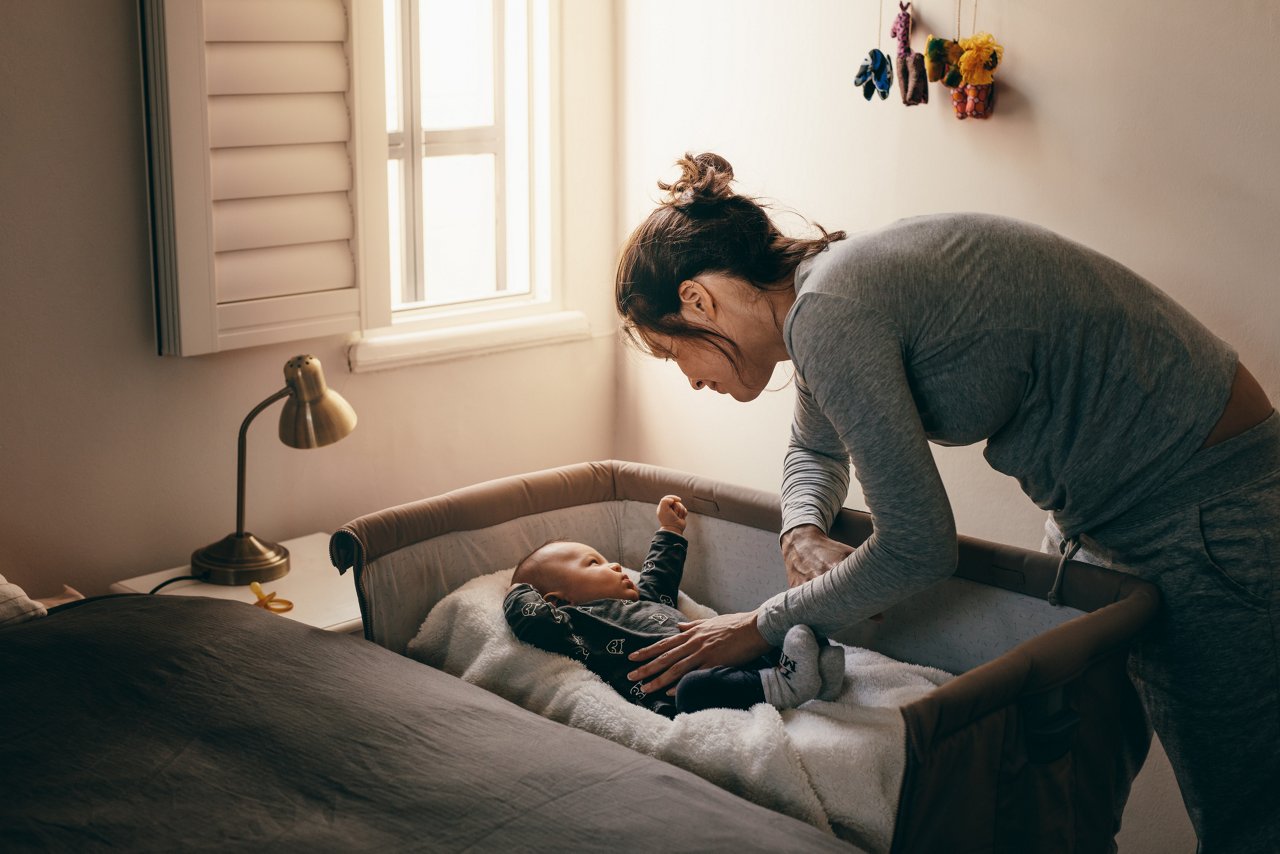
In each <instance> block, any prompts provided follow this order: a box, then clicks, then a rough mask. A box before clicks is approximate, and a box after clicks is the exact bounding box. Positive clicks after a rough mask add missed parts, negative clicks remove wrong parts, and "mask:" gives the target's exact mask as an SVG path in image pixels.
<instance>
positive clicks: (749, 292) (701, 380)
mask: <svg viewBox="0 0 1280 854" xmlns="http://www.w3.org/2000/svg"><path fill="white" fill-rule="evenodd" d="M680 297H681V308H680V316H681V317H682V318H683V319H684V320H685V322H686V323H688V324H689V325H690V326H693V327H702V328H705V329H707V330H708V331H709V332H714V333H718V334H719V335H722V336H724V337H725V338H727V339H728V340H729V341H732V342H733V345H736V346H731V345H729V344H727V343H725V342H717V341H716V340H714V339H713V338H708V339H698V338H665V339H659V340H656V341H654V342H652V343H654V344H656V345H657V347H656V348H655V349H657V350H658V351H660V352H664V353H665V354H666V355H667V357H668V358H670V359H671V360H672V361H674V362H675V363H676V364H677V365H678V366H679V367H680V370H681V371H683V372H684V375H685V376H686V377H688V378H689V385H691V386H693V388H694V389H695V390H700V389H704V388H709V389H711V390H712V391H716V392H719V393H720V394H727V395H729V396H731V397H732V398H733V399H734V400H737V401H740V402H742V403H746V402H747V401H750V400H755V399H756V398H757V397H759V396H760V393H761V392H762V391H764V390H765V388H766V387H767V386H768V385H769V380H771V379H772V378H773V369H774V366H775V365H777V363H778V362H779V360H780V359H785V358H786V357H787V353H786V348H785V346H784V345H783V343H782V333H781V329H780V326H779V323H778V321H777V320H776V318H775V316H774V314H773V307H774V305H773V303H771V302H770V301H769V300H768V299H765V298H763V297H762V296H761V295H760V293H759V292H758V291H757V290H756V289H755V288H753V287H752V286H751V285H750V284H748V283H746V282H743V281H742V280H740V279H736V278H734V277H733V276H730V275H727V274H723V273H704V274H702V275H700V276H698V277H697V279H693V280H689V281H686V282H684V283H682V284H681V286H680ZM787 304H788V305H789V303H787ZM717 343H719V345H720V346H717ZM730 354H733V355H732V357H731V356H730Z"/></svg>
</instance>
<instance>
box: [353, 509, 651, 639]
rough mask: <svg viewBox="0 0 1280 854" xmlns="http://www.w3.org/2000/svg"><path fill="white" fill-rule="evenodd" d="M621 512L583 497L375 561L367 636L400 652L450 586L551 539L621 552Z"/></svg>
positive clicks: (366, 577) (364, 577)
mask: <svg viewBox="0 0 1280 854" xmlns="http://www.w3.org/2000/svg"><path fill="white" fill-rule="evenodd" d="M620 516H621V508H620V507H619V506H618V502H613V501H609V502H601V503H596V504H583V505H579V506H577V507H567V508H562V509H559V510H551V511H548V512H546V513H535V514H531V515H529V516H521V517H520V518H518V519H512V520H510V521H508V522H503V523H501V524H498V525H493V526H491V527H488V528H480V529H477V530H472V531H453V532H450V533H448V534H442V535H440V536H438V537H432V538H431V539H427V540H421V541H419V542H416V543H413V544H412V545H409V546H406V547H404V548H402V549H399V550H397V551H394V552H391V553H390V554H387V555H384V556H383V557H380V558H378V559H377V560H374V561H370V562H369V563H368V564H367V565H366V566H365V569H364V572H363V573H362V574H361V583H362V584H363V586H364V590H365V601H366V603H367V607H368V611H369V623H370V628H371V636H370V639H371V640H373V641H374V642H375V643H378V644H380V645H382V646H385V647H386V648H388V649H390V650H394V651H395V652H399V653H403V652H404V649H405V646H406V645H407V644H408V643H409V641H410V640H412V639H413V637H414V635H416V634H417V632H418V628H419V626H421V625H422V621H423V620H425V619H426V617H427V612H428V611H430V610H431V608H432V607H433V606H434V605H435V604H436V603H437V602H439V601H440V600H441V599H442V598H444V597H445V596H446V595H447V594H448V593H450V592H451V591H453V590H455V589H457V588H458V587H460V586H462V585H463V584H464V583H466V582H467V581H469V580H470V579H472V578H475V577H476V576H479V575H487V574H488V573H491V572H495V571H497V570H499V569H509V568H511V567H513V566H515V564H516V562H517V561H519V560H520V559H521V558H523V557H524V556H525V555H527V554H528V553H529V552H531V551H533V550H534V549H535V548H537V547H538V546H540V545H542V544H543V543H545V542H546V541H547V540H550V539H569V540H578V541H581V542H584V543H590V544H591V545H593V546H595V547H596V548H598V549H599V550H600V551H602V552H604V553H605V554H606V555H607V554H610V553H613V554H617V553H620V551H621V546H620V544H619V541H618V532H619V529H620V521H619V519H620ZM649 533H650V535H651V534H652V531H650V532H649ZM645 542H646V543H647V542H648V540H646V541H645Z"/></svg>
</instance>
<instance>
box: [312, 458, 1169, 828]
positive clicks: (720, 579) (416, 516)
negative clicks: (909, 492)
mask: <svg viewBox="0 0 1280 854" xmlns="http://www.w3.org/2000/svg"><path fill="white" fill-rule="evenodd" d="M668 493H675V494H678V495H681V496H683V497H684V500H685V502H686V504H687V505H688V506H689V508H690V510H691V511H692V514H693V515H692V516H691V522H690V528H689V539H690V551H689V559H688V562H687V563H686V569H685V580H684V584H683V586H682V589H683V590H684V591H685V592H687V593H688V594H689V595H690V596H692V597H693V598H694V599H695V600H697V601H698V602H701V603H703V604H705V605H708V606H710V607H712V608H714V609H716V610H718V611H720V612H722V613H723V612H727V611H741V610H750V609H752V608H754V607H755V606H756V605H758V604H759V603H760V602H762V601H763V600H764V599H766V598H768V597H769V596H770V595H772V594H773V593H775V592H777V591H778V590H779V589H781V588H782V586H783V585H784V584H785V572H784V569H783V565H782V561H781V556H780V554H779V550H778V546H777V535H778V528H779V524H780V511H779V504H778V499H777V497H776V496H774V495H770V494H768V493H764V492H760V491H758V490H753V489H747V488H743V487H739V486H732V485H728V484H724V483H720V482H716V481H713V480H710V479H707V478H703V477H698V476H694V475H690V474H686V473H681V472H676V471H671V470H668V469H662V468H657V467H653V466H647V465H640V464H635V463H627V462H618V461H604V462H594V463H584V464H579V465H572V466H566V467H562V468H556V469H549V470H546V471H541V472H535V473H532V474H528V475H522V476H516V477H507V478H502V479H500V480H494V481H490V482H487V483H482V484H478V485H476V486H471V487H467V488H463V489H459V490H456V491H454V492H450V493H448V494H445V495H441V496H438V497H435V498H430V499H425V500H422V501H418V502H415V503H411V504H405V505H402V506H398V507H392V508H389V509H387V510H383V511H380V512H377V513H372V514H369V515H367V516H363V517H360V518H359V519H356V520H354V521H352V522H350V523H349V524H347V525H344V526H343V527H342V528H341V529H340V530H339V531H337V532H336V533H335V534H334V535H333V539H332V542H331V555H332V558H333V562H334V564H335V566H337V567H338V568H339V570H341V571H344V572H345V571H346V570H347V569H349V568H350V569H354V571H355V582H356V591H357V596H358V597H359V601H360V611H361V615H362V617H363V620H364V630H365V637H366V638H367V639H368V640H370V641H373V642H375V643H378V644H380V645H382V646H384V647H387V648H388V649H391V650H393V651H396V652H400V653H403V652H404V651H405V648H406V645H407V644H408V642H409V641H410V640H411V639H412V638H413V637H414V635H415V633H416V632H417V631H418V628H419V626H420V625H421V624H422V622H423V620H424V618H425V617H426V615H427V613H428V611H430V609H431V608H432V606H433V605H434V604H435V603H437V602H439V601H440V600H441V599H442V598H443V597H444V596H446V595H447V594H449V593H450V592H451V591H453V590H455V589H456V588H458V587H459V586H461V585H462V584H463V583H465V582H466V581H468V580H469V579H471V578H473V577H475V576H479V575H484V574H487V573H490V572H492V571H494V570H496V569H500V568H503V567H509V566H511V565H513V564H514V563H515V562H516V561H517V560H518V559H519V558H521V557H523V556H524V555H525V554H527V553H528V552H529V551H530V550H532V549H533V548H535V547H536V546H538V545H540V544H542V543H543V542H545V541H546V540H547V539H550V538H552V537H568V538H573V539H579V540H582V541H584V542H590V543H593V544H594V545H596V546H597V548H600V549H601V550H602V551H603V552H604V553H605V554H610V553H612V554H615V555H618V556H619V558H620V560H621V561H622V562H623V563H624V564H626V565H628V566H638V565H639V564H640V562H641V561H642V560H643V558H644V554H643V552H644V550H645V549H646V548H647V545H648V542H649V537H650V535H651V534H652V531H653V527H654V515H653V511H654V506H655V504H656V502H657V501H658V499H659V498H661V497H662V496H663V495H665V494H668ZM870 532H871V522H870V518H869V516H868V515H867V514H865V513H861V512H856V511H852V510H844V511H842V512H841V513H840V515H839V518H838V520H837V522H836V525H835V527H834V529H833V536H835V537H836V538H837V539H840V540H843V541H844V542H847V543H849V544H851V545H856V544H857V543H859V542H861V541H862V540H864V539H865V538H866V537H867V536H869V534H870ZM611 549H612V552H611V551H610V550H611ZM1056 568H1057V559H1056V558H1055V557H1052V556H1049V555H1044V554H1040V553H1038V552H1032V551H1028V550H1025V549H1020V548H1015V547H1012V546H1006V545H1001V544H997V543H991V542H985V541H982V540H978V539H974V538H970V537H961V538H960V560H959V566H958V568H957V570H956V572H955V574H954V576H953V577H952V578H950V579H947V580H946V581H944V582H942V583H940V584H938V585H935V586H934V587H932V588H930V589H928V590H926V591H924V592H922V593H919V594H917V595H915V596H913V597H911V598H909V599H907V600H905V601H903V602H901V603H899V604H898V605H896V606H894V607H893V608H891V609H890V610H889V611H887V612H886V614H885V619H884V620H883V622H866V623H864V624H862V625H860V626H858V627H857V628H856V629H855V630H853V631H850V632H847V633H845V634H840V635H837V636H836V639H838V640H840V641H842V642H844V643H847V644H851V645H857V646H862V647H867V648H870V649H873V650H876V651H879V652H882V653H885V654H887V655H890V656H892V657H894V658H897V659H900V660H903V661H910V662H913V663H917V664H926V665H930V666H933V667H938V668H941V669H943V670H946V671H948V672H950V673H954V674H956V678H954V679H952V680H951V681H949V682H947V683H946V684H945V685H943V686H941V687H940V688H937V689H936V690H934V691H932V692H931V693H929V694H928V695H927V696H925V697H923V698H921V699H919V700H916V701H914V702H912V703H910V704H908V705H906V706H904V707H902V709H901V714H902V717H903V720H904V723H905V731H906V742H907V743H906V745H905V760H904V768H903V775H902V787H901V792H900V795H899V798H898V809H897V820H896V822H895V825H894V832H893V841H892V850H893V851H894V852H936V851H948V852H962V851H1009V852H1024V851H1037V852H1048V851H1080V852H1091V851H1111V850H1114V848H1115V846H1114V841H1113V840H1114V837H1115V834H1116V832H1117V831H1118V830H1119V822H1120V816H1121V813H1122V811H1123V807H1124V803H1125V800H1126V798H1127V796H1128V793H1129V787H1130V783H1131V781H1132V779H1133V777H1134V776H1135V775H1136V773H1137V771H1138V769H1139V768H1140V767H1141V765H1142V762H1143V760H1144V758H1145V756H1146V753H1147V749H1148V747H1149V743H1150V729H1149V727H1148V725H1147V723H1146V719H1145V716H1144V714H1143V711H1142V708H1141V706H1140V705H1139V702H1138V699H1137V696H1136V693H1135V691H1134V689H1133V687H1132V685H1131V684H1130V682H1129V680H1128V678H1127V676H1126V670H1125V660H1126V657H1127V650H1128V645H1129V643H1130V641H1131V640H1132V638H1133V637H1134V636H1135V635H1136V634H1137V633H1138V632H1139V631H1140V630H1141V629H1142V628H1143V626H1144V625H1145V624H1146V623H1147V622H1148V621H1149V620H1150V619H1151V617H1152V616H1153V614H1154V613H1155V611H1156V608H1157V604H1158V594H1157V593H1156V591H1155V588H1154V587H1152V586H1151V585H1150V584H1148V583H1146V582H1143V581H1141V580H1138V579H1136V578H1133V577H1131V576H1128V575H1125V574H1122V573H1118V572H1114V571H1111V570H1107V569H1103V568H1100V567H1096V566H1092V565H1089V564H1083V563H1078V562H1074V561H1073V562H1070V563H1068V565H1067V569H1066V574H1065V581H1064V584H1063V588H1062V595H1061V601H1062V606H1061V607H1053V606H1050V605H1049V604H1047V602H1045V601H1044V600H1045V595H1046V592H1047V590H1048V589H1049V586H1050V584H1051V582H1052V580H1053V576H1054V573H1055V570H1056Z"/></svg>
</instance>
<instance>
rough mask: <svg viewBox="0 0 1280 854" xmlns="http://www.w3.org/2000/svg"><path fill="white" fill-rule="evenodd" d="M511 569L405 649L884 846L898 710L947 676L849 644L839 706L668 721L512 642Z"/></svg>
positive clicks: (448, 610)
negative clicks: (506, 605)
mask: <svg viewBox="0 0 1280 854" xmlns="http://www.w3.org/2000/svg"><path fill="white" fill-rule="evenodd" d="M511 572H512V571H511V570H510V569H506V570H500V571H498V572H495V573H492V574H490V575H484V576H480V577H478V578H473V579H472V580H471V581H469V582H467V583H466V584H464V585H463V586H462V587H460V588H458V589H457V590H455V591H453V592H452V593H450V594H449V595H448V596H446V597H445V598H444V599H442V600H441V601H440V602H439V603H437V604H436V606H435V607H434V608H433V609H432V610H431V613H430V614H428V615H427V619H426V620H425V621H424V622H423V624H422V628H421V630H420V631H419V632H418V635H417V637H415V638H414V639H413V640H412V641H411V642H410V643H409V647H408V653H409V655H410V656H412V657H414V658H416V659H418V660H420V661H423V662H425V663H427V664H430V665H432V666H433V667H437V668H439V669H441V670H444V671H445V672H447V673H451V674H453V675H454V676H457V677H459V678H461V679H463V680H465V681H467V682H471V683H473V684H476V685H479V686H481V687H483V688H485V689H487V690H490V691H493V692H494V693H496V694H498V695H500V696H502V697H505V698H506V699H508V700H511V701H512V702H514V703H518V704H519V705H521V706H524V707H525V708H527V709H530V710H532V711H535V712H538V713H539V714H541V715H543V716H545V717H548V718H551V719H552V720H556V721H559V722H560V723H564V724H567V725H569V726H574V727H578V728H580V729H585V730H587V731H589V732H592V733H595V734H596V735H600V736H603V737H604V738H608V739H610V740H612V741H616V742H618V743H619V744H623V745H626V746H627V747H630V748H632V749H634V750H638V751H640V752H641V753H647V754H649V755H650V756H655V757H657V758H659V759H662V760H665V761H667V762H670V763H672V764H673V765H678V766H680V767H682V768H685V769H687V770H689V771H692V772H693V773H695V774H698V775H700V776H702V777H705V778H707V779H708V780H710V781H712V782H713V783H716V784H717V785H719V786H721V787H723V788H725V789H728V790H729V791H732V792H735V793H737V794H738V795H741V796H742V797H745V798H747V799H748V800H751V801H754V802H756V803H758V804H761V805H762V806H766V807H769V808H771V809H774V810H777V811H778V812H782V813H786V814H787V815H791V816H795V817H796V818H799V819H802V820H804V821H807V822H809V823H811V824H814V825H816V826H818V827H821V828H824V829H826V830H828V831H830V832H832V833H834V834H836V835H837V836H839V837H841V838H843V839H845V840H847V841H849V842H851V843H853V844H855V845H857V846H859V847H861V848H863V849H864V850H866V851H870V852H887V851H888V850H889V845H890V842H891V841H892V838H893V824H894V816H895V815H896V813H897V808H898V791H899V788H900V786H901V783H902V770H903V763H904V757H905V734H904V728H903V723H902V716H901V714H900V713H899V711H898V707H900V706H902V705H905V704H906V703H909V702H911V701H912V700H914V699H916V698H918V697H920V696H922V695H924V694H927V693H928V692H929V691H932V690H933V689H934V688H935V687H936V686H938V685H941V684H942V683H943V682H945V681H946V680H948V679H949V678H951V677H950V676H949V675H948V674H946V673H943V672H942V671H940V670H936V669H934V668H931V667H923V666H918V665H911V664H904V663H902V662H898V661H894V660H893V659H890V658H887V657H885V656H883V655H880V654H879V653H876V652H872V651H870V650H865V649H860V648H857V647H846V648H845V650H846V657H845V683H844V689H843V691H842V692H841V695H840V696H839V697H838V698H837V699H836V700H835V701H833V702H822V701H820V700H814V701H811V702H809V703H805V704H804V705H803V706H801V707H800V708H798V709H790V710H787V711H784V712H781V713H780V712H779V711H778V710H777V709H775V708H773V707H772V706H769V705H767V704H763V703H762V704H760V705H757V706H755V707H753V708H751V709H749V710H747V711H741V710H736V709H706V710H704V711H701V712H695V713H693V714H684V715H678V716H677V717H676V718H675V719H674V720H670V719H667V718H664V717H663V716H661V715H659V714H657V713H655V712H651V711H649V710H648V709H645V708H642V707H640V706H637V705H634V704H632V703H630V702H628V701H627V700H626V699H624V698H623V697H621V696H620V695H619V694H617V693H616V692H615V691H614V690H613V689H612V688H610V687H609V686H608V685H607V684H606V683H605V682H604V681H603V680H601V679H600V678H599V677H598V676H596V675H595V674H594V673H592V672H591V671H589V670H587V669H586V667H584V666H583V665H582V664H580V663H578V662H576V661H573V660H571V659H569V658H566V657H564V656H560V655H555V654H553V653H549V652H545V651H543V650H540V649H537V648H535V647H532V646H529V645H527V644H524V643H521V642H520V641H518V640H516V638H515V635H514V634H513V633H512V632H511V629H510V627H509V626H508V625H507V622H506V619H505V617H504V616H503V612H502V600H503V597H504V596H505V595H506V592H507V588H508V586H509V585H510V583H511ZM676 604H677V606H678V607H679V609H680V610H681V611H682V612H683V613H684V614H686V615H688V616H689V617H690V618H691V619H697V618H701V617H709V616H714V614H715V612H714V611H712V610H711V609H709V608H705V607H703V606H701V605H699V604H697V603H695V602H694V601H693V600H691V599H689V597H687V596H686V595H685V594H683V593H681V594H680V599H679V601H678V602H677V603H676Z"/></svg>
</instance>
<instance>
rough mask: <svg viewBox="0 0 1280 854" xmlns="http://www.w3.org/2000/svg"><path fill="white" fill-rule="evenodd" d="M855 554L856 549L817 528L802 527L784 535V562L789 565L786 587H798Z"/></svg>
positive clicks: (815, 526) (812, 526)
mask: <svg viewBox="0 0 1280 854" xmlns="http://www.w3.org/2000/svg"><path fill="white" fill-rule="evenodd" d="M851 554H853V547H852V546H848V545H845V544H844V543H842V542H839V541H838V540H833V539H831V538H830V537H828V536H827V535H826V534H824V533H823V532H822V529H821V528H819V527H818V526H817V525H799V526H797V527H795V528H792V529H791V530H790V531H787V533H785V534H784V535H783V536H782V560H783V561H784V562H785V563H786V565H787V586H788V587H797V586H799V585H801V584H804V583H805V582H806V581H810V580H812V579H814V578H817V577H818V576H819V575H822V574H823V573H826V572H830V571H831V568H832V567H834V566H835V565H836V564H838V563H839V562H840V561H842V560H844V559H845V558H847V557H848V556H849V555H851Z"/></svg>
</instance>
